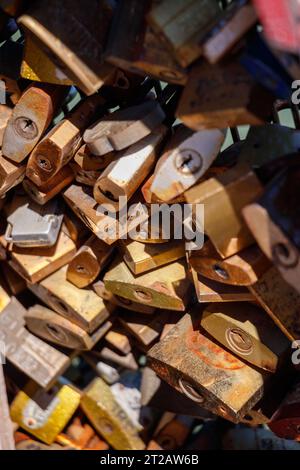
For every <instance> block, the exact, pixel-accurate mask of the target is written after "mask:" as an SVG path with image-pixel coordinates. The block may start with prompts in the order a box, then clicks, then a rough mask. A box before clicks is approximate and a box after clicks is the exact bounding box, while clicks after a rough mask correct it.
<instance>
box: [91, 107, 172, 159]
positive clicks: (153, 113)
mask: <svg viewBox="0 0 300 470" xmlns="http://www.w3.org/2000/svg"><path fill="white" fill-rule="evenodd" d="M165 117H166V116H165V113H164V111H163V110H162V108H161V106H160V105H159V103H158V102H157V101H155V100H148V101H144V102H143V103H140V104H138V105H136V106H130V107H129V108H124V109H118V110H117V111H114V112H113V113H110V114H108V115H107V116H106V117H104V118H101V119H100V120H99V121H96V122H94V123H93V124H92V125H91V126H90V127H88V128H87V129H86V131H85V132H84V135H83V139H84V142H85V143H86V144H87V146H88V148H89V150H90V151H91V152H92V154H93V155H97V156H101V155H105V154H107V153H110V152H113V151H116V150H123V149H126V148H127V147H130V146H131V145H133V144H136V143H137V142H138V141H139V140H141V139H143V138H145V137H147V136H149V134H151V132H153V131H154V130H155V129H156V128H157V127H158V126H159V125H160V124H161V123H162V122H163V120H164V119H165Z"/></svg>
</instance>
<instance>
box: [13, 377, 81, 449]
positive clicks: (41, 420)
mask: <svg viewBox="0 0 300 470" xmlns="http://www.w3.org/2000/svg"><path fill="white" fill-rule="evenodd" d="M80 398H81V395H80V392H79V391H78V390H76V389H75V388H74V387H71V386H69V385H63V386H59V385H56V386H54V387H53V390H50V391H49V392H46V391H45V390H42V389H40V388H38V387H37V386H36V385H35V384H34V383H33V382H29V383H28V385H27V386H26V387H25V388H24V390H20V392H19V393H18V394H17V396H16V397H15V399H14V401H13V403H12V404H11V407H10V414H11V417H12V419H13V420H14V421H15V422H16V423H18V424H19V426H20V427H21V428H22V429H24V430H25V431H27V432H29V433H30V434H32V435H33V436H35V437H37V438H38V439H40V440H41V441H42V442H44V443H46V444H52V443H53V442H54V440H55V438H56V436H57V435H58V434H59V433H60V432H61V431H62V430H63V428H64V427H65V426H66V424H67V423H68V421H69V420H70V419H71V417H72V415H73V414H74V412H75V411H76V409H77V408H78V406H79V403H80Z"/></svg>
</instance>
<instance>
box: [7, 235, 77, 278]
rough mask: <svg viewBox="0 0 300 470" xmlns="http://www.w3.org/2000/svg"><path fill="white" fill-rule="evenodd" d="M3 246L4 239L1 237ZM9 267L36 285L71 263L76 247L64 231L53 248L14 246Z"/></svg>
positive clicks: (10, 250)
mask: <svg viewBox="0 0 300 470" xmlns="http://www.w3.org/2000/svg"><path fill="white" fill-rule="evenodd" d="M0 243H2V244H3V237H2V236H1V237H0ZM8 253H9V260H8V263H9V265H10V266H11V267H12V268H13V269H14V270H15V271H16V272H17V273H18V274H20V276H22V277H23V278H24V279H25V280H27V281H29V282H31V283H35V282H40V281H41V280H42V279H44V278H45V277H47V276H49V275H50V274H52V273H53V272H54V271H56V270H57V269H59V268H61V267H62V266H64V265H65V264H66V263H68V262H69V261H71V259H72V258H73V256H74V255H75V253H76V245H75V243H74V242H73V240H71V239H70V238H69V237H68V236H67V235H66V234H65V233H64V231H63V230H61V231H60V233H59V236H58V239H57V242H56V244H55V245H54V246H52V247H43V248H42V247H40V248H36V247H35V248H25V247H17V246H15V245H13V246H12V247H11V248H10V249H8Z"/></svg>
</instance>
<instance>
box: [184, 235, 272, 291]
mask: <svg viewBox="0 0 300 470" xmlns="http://www.w3.org/2000/svg"><path fill="white" fill-rule="evenodd" d="M189 263H190V265H191V266H192V267H193V269H194V270H195V271H196V272H197V273H199V274H200V275H201V276H205V277H208V278H209V279H212V280H213V281H217V282H222V283H224V284H230V285H234V286H248V285H251V284H254V283H255V282H256V281H257V280H258V279H259V277H260V276H261V275H262V274H263V273H264V272H265V271H266V270H267V269H268V268H269V267H270V262H269V261H268V259H267V258H266V256H265V255H264V254H263V252H262V251H261V250H260V249H259V248H258V246H257V245H251V246H249V247H248V248H245V249H244V250H242V251H240V252H238V253H236V254H235V255H232V256H229V257H228V258H225V259H222V258H221V257H220V256H219V254H218V253H217V251H216V250H215V248H214V247H213V245H212V243H211V242H210V241H209V240H208V241H207V242H205V245H204V247H203V248H202V249H201V250H195V251H192V252H191V255H190V256H189Z"/></svg>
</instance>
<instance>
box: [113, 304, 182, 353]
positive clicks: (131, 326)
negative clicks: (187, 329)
mask: <svg viewBox="0 0 300 470" xmlns="http://www.w3.org/2000/svg"><path fill="white" fill-rule="evenodd" d="M179 318H180V316H179V314H178V312H170V310H159V311H157V312H156V313H155V314H153V315H152V316H151V317H150V318H148V317H145V316H144V315H139V314H138V313H134V312H120V315H119V316H118V319H119V321H120V323H121V325H122V326H123V327H124V328H125V329H126V330H127V331H128V332H129V333H130V334H132V335H133V336H135V337H136V338H137V340H138V341H139V342H141V343H142V344H143V345H144V346H147V347H148V346H149V345H150V344H152V343H153V342H154V341H155V340H156V339H158V338H159V337H160V335H161V333H162V330H163V327H164V325H165V323H172V324H175V323H176V321H178V319H179Z"/></svg>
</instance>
